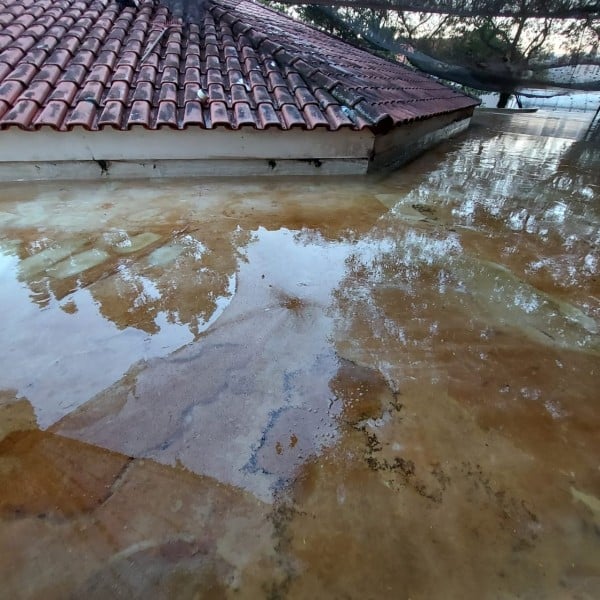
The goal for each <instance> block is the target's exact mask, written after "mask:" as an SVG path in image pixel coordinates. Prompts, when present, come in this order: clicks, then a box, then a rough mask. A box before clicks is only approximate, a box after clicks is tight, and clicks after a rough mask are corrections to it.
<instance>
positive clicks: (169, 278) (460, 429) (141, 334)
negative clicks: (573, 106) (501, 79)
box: [0, 115, 600, 599]
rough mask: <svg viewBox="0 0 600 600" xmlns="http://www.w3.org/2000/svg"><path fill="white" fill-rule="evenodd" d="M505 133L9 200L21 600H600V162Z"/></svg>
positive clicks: (7, 259)
mask: <svg viewBox="0 0 600 600" xmlns="http://www.w3.org/2000/svg"><path fill="white" fill-rule="evenodd" d="M499 119H501V118H500V117H490V116H487V117H486V121H487V122H486V123H485V126H484V125H479V126H476V127H474V128H473V130H472V131H471V132H470V133H469V134H468V135H466V136H464V137H462V138H460V139H457V140H454V141H452V142H448V143H446V144H445V145H444V146H442V147H440V149H439V150H436V151H434V152H432V153H430V154H428V155H427V156H425V157H423V158H421V159H419V160H418V161H416V162H414V163H413V164H412V165H411V166H410V167H409V168H407V169H405V170H403V171H400V172H398V173H396V174H394V175H391V176H388V177H386V178H384V179H382V178H378V179H356V180H352V179H350V180H348V179H346V180H335V179H326V180H320V181H313V180H309V179H296V180H279V179H269V180H265V181H260V180H218V181H217V180H196V181H161V182H152V184H145V183H139V182H118V181H117V182H111V181H101V182H95V183H90V184H71V183H60V182H58V183H45V184H41V183H40V184H37V183H36V184H15V185H10V186H5V189H4V190H3V195H2V200H1V201H0V309H1V310H2V314H3V319H2V321H1V322H0V332H1V336H2V369H1V371H0V547H1V548H2V549H3V552H1V553H0V577H1V580H2V586H1V592H0V596H1V597H6V598H57V599H58V598H70V597H71V598H102V599H103V598H128V599H129V598H211V599H212V598H234V597H235V598H272V599H274V598H290V599H294V598H336V599H337V598H357V599H358V598H360V599H366V598H377V599H379V598H415V599H418V598H440V599H442V598H444V599H445V598H517V597H518V598H552V599H554V598H584V599H588V598H589V599H592V598H597V597H598V596H599V595H600V569H599V567H598V565H599V564H600V509H599V507H600V500H599V498H600V472H599V467H598V464H599V463H598V458H599V456H600V452H599V451H600V442H599V437H598V434H597V432H598V429H599V426H600V411H599V407H598V398H599V396H598V389H599V382H600V336H599V332H600V282H599V279H598V277H599V264H600V263H599V261H600V250H599V248H600V228H599V225H600V208H599V206H600V205H599V204H598V202H597V199H598V193H599V190H600V179H599V177H598V169H599V167H600V155H599V154H598V148H597V147H596V146H594V145H593V144H591V143H589V142H584V141H578V140H577V137H578V135H573V136H571V138H569V136H568V135H566V134H565V133H564V132H565V127H564V123H563V124H561V135H560V137H552V136H551V135H549V129H548V128H549V125H548V124H547V123H546V125H544V127H545V129H544V133H543V135H525V134H523V133H519V131H520V129H522V128H525V129H526V130H527V131H528V132H529V133H535V132H534V131H532V130H535V129H536V127H538V125H540V123H541V122H542V119H543V115H541V116H540V115H533V116H529V117H528V119H529V120H526V121H523V119H522V118H521V117H519V118H515V119H513V120H504V121H500V120H499ZM503 119H506V118H505V117H503ZM536 119H537V120H536ZM574 128H575V129H576V127H575V126H574ZM502 129H504V130H505V131H504V132H502V131H501V130H502ZM538 129H539V127H538ZM575 129H573V131H575Z"/></svg>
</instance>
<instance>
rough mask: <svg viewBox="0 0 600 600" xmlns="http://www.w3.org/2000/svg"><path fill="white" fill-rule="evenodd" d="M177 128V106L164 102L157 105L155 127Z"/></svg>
mask: <svg viewBox="0 0 600 600" xmlns="http://www.w3.org/2000/svg"><path fill="white" fill-rule="evenodd" d="M165 125H167V126H169V127H173V128H176V127H177V104H176V103H175V102H170V101H168V100H164V101H162V102H159V104H158V116H157V118H156V126H157V127H161V126H165Z"/></svg>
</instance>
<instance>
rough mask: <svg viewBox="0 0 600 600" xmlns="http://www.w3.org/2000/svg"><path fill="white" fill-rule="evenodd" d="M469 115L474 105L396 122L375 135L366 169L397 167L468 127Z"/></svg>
mask: <svg viewBox="0 0 600 600" xmlns="http://www.w3.org/2000/svg"><path fill="white" fill-rule="evenodd" d="M472 116H473V108H468V109H464V110H460V111H455V112H452V113H448V114H445V115H439V116H437V117H432V118H430V119H425V120H422V121H415V122H413V123H409V124H407V125H398V126H397V127H395V128H394V129H392V130H391V131H389V132H388V133H385V134H381V135H377V136H376V138H375V143H374V146H373V154H372V155H371V161H370V163H369V168H368V171H369V172H374V171H382V170H392V169H397V168H398V167H400V166H402V165H403V164H406V163H407V162H409V161H411V160H413V159H414V158H416V157H417V156H419V155H420V154H423V153H424V152H426V151H427V150H428V149H429V148H431V147H433V146H435V145H436V144H439V143H440V142H442V141H444V140H446V139H448V138H450V137H452V136H454V135H457V134H459V133H461V132H462V131H464V130H465V129H467V127H468V126H469V123H470V122H471V117H472Z"/></svg>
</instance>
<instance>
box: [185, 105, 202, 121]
mask: <svg viewBox="0 0 600 600" xmlns="http://www.w3.org/2000/svg"><path fill="white" fill-rule="evenodd" d="M190 125H200V126H201V127H204V114H203V110H202V105H201V104H200V102H187V103H186V105H185V107H184V113H183V126H184V127H188V126H190Z"/></svg>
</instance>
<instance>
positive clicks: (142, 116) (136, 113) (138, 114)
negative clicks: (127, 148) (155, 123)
mask: <svg viewBox="0 0 600 600" xmlns="http://www.w3.org/2000/svg"><path fill="white" fill-rule="evenodd" d="M151 111H152V105H151V104H150V102H146V101H144V100H136V101H135V102H134V103H133V105H132V106H131V112H130V113H129V118H128V119H127V128H128V129H129V127H131V126H133V125H142V126H144V127H149V126H150V122H151Z"/></svg>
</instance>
